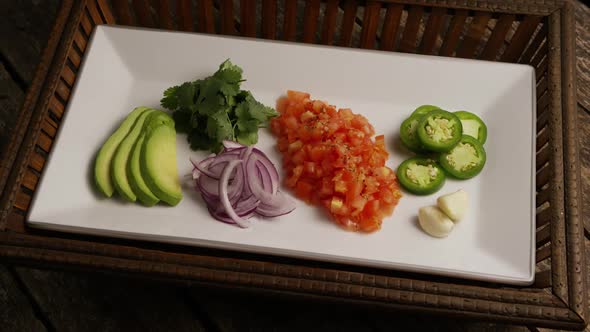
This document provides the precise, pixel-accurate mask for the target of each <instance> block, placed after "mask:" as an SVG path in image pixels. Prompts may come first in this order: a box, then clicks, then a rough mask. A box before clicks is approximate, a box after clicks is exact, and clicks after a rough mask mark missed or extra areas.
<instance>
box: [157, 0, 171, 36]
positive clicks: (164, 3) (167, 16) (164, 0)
mask: <svg viewBox="0 0 590 332" xmlns="http://www.w3.org/2000/svg"><path fill="white" fill-rule="evenodd" d="M158 20H159V22H160V28H162V29H167V30H172V29H174V21H173V20H172V13H171V12H170V0H159V1H158Z"/></svg>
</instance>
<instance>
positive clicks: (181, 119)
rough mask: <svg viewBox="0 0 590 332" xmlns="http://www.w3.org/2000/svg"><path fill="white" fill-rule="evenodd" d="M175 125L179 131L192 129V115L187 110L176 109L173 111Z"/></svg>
mask: <svg viewBox="0 0 590 332" xmlns="http://www.w3.org/2000/svg"><path fill="white" fill-rule="evenodd" d="M172 119H174V127H175V128H176V131H178V132H179V133H188V132H189V131H190V130H191V121H190V120H191V115H190V114H189V113H186V112H182V111H176V112H174V113H172Z"/></svg>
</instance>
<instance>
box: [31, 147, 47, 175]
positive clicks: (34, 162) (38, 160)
mask: <svg viewBox="0 0 590 332" xmlns="http://www.w3.org/2000/svg"><path fill="white" fill-rule="evenodd" d="M43 165H45V158H44V157H43V156H42V155H40V154H39V153H37V152H33V153H32V154H31V157H30V158H29V166H31V168H33V169H34V170H36V171H37V172H41V171H42V170H43Z"/></svg>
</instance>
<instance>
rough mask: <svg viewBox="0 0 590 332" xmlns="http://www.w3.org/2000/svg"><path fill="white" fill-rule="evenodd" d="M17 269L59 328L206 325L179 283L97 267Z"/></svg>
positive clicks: (179, 329)
mask: <svg viewBox="0 0 590 332" xmlns="http://www.w3.org/2000/svg"><path fill="white" fill-rule="evenodd" d="M16 273H17V274H18V276H19V277H20V278H21V280H22V281H23V283H24V285H25V287H26V288H27V290H28V291H29V292H30V294H31V296H32V297H33V298H34V299H35V301H36V302H37V303H39V306H40V307H41V308H42V312H43V314H44V315H45V317H46V318H47V320H48V321H50V322H51V323H52V325H53V326H54V327H55V330H56V331H89V332H90V331H177V332H184V331H186V332H188V331H191V332H198V331H204V330H205V329H204V328H203V324H201V322H200V321H199V320H198V319H197V318H196V317H195V315H193V311H192V309H191V308H190V307H189V306H188V305H187V304H186V303H185V301H184V300H183V298H182V297H181V294H182V293H183V291H182V290H181V289H180V288H178V287H175V286H169V285H165V284H161V283H155V282H147V281H140V280H134V279H125V278H117V277H113V276H108V275H100V274H97V273H72V272H68V273H65V272H55V271H46V270H37V269H29V268H20V267H19V268H16ZM72 313H75V314H72Z"/></svg>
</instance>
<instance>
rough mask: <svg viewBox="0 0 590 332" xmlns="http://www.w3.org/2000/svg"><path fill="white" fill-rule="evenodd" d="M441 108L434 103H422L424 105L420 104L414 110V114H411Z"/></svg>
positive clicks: (425, 112) (420, 113)
mask: <svg viewBox="0 0 590 332" xmlns="http://www.w3.org/2000/svg"><path fill="white" fill-rule="evenodd" d="M440 109H442V108H440V107H438V106H434V105H422V106H419V107H418V108H416V109H415V110H414V112H412V114H410V116H412V115H426V114H427V113H428V112H430V111H434V110H440Z"/></svg>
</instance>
